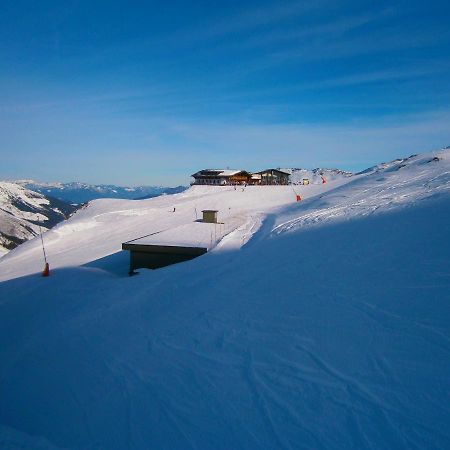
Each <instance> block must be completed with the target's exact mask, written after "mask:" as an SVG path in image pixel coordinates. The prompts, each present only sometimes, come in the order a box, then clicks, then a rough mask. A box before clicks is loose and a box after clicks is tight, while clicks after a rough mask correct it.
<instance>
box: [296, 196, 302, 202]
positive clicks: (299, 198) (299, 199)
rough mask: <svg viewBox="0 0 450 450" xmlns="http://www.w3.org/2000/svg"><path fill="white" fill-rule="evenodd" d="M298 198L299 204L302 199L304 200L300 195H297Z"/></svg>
mask: <svg viewBox="0 0 450 450" xmlns="http://www.w3.org/2000/svg"><path fill="white" fill-rule="evenodd" d="M296 198H297V201H298V202H299V201H301V199H302V198H301V197H300V195H298V194H297V195H296Z"/></svg>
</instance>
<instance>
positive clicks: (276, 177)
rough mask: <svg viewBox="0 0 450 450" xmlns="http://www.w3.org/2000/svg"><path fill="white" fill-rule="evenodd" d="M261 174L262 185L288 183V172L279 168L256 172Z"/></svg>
mask: <svg viewBox="0 0 450 450" xmlns="http://www.w3.org/2000/svg"><path fill="white" fill-rule="evenodd" d="M256 174H258V175H261V183H259V184H262V185H286V184H289V177H290V174H289V173H287V172H283V171H282V170H279V169H266V170H262V171H261V172H256Z"/></svg>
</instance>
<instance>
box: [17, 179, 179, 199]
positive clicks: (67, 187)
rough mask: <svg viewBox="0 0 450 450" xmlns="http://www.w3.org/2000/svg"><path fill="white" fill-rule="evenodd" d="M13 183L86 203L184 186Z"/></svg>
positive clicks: (139, 195)
mask: <svg viewBox="0 0 450 450" xmlns="http://www.w3.org/2000/svg"><path fill="white" fill-rule="evenodd" d="M15 183H17V184H19V185H21V186H23V187H25V188H27V189H31V190H33V191H36V192H39V193H41V194H44V195H47V196H51V197H54V198H57V199H59V200H62V201H65V202H69V203H74V204H80V203H86V202H88V201H91V200H95V199H98V198H123V199H130V200H134V199H139V198H143V197H146V198H150V197H156V196H158V195H162V194H165V193H170V194H172V193H177V192H182V191H183V190H185V189H186V188H185V187H184V186H176V187H172V188H168V187H163V186H136V187H129V186H117V185H113V184H89V183H83V182H70V183H61V182H52V183H46V182H39V181H34V180H17V181H15Z"/></svg>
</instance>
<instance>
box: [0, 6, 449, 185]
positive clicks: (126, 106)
mask: <svg viewBox="0 0 450 450" xmlns="http://www.w3.org/2000/svg"><path fill="white" fill-rule="evenodd" d="M449 12H450V6H449V4H447V3H443V2H442V3H441V2H433V1H432V2H428V3H426V4H423V2H419V1H408V2H407V1H396V2H390V1H384V0H382V1H380V2H377V3H376V4H374V3H372V2H368V1H363V2H360V1H356V0H345V1H341V2H339V5H337V4H336V3H335V2H331V1H328V0H319V1H317V2H306V1H287V2H275V1H262V2H261V1H259V2H254V1H245V2H241V1H239V2H238V1H230V2H226V3H223V4H209V3H208V2H194V3H192V2H189V3H188V2H172V3H170V4H167V3H163V2H159V1H155V2H153V3H151V4H140V5H130V4H129V3H127V2H123V1H115V2H108V3H103V2H94V3H92V2H87V1H85V0H81V1H68V2H64V3H63V4H61V3H59V2H56V1H49V2H45V4H36V3H35V2H31V1H29V0H23V1H19V2H14V3H13V2H9V3H6V4H5V5H2V14H1V15H0V37H1V42H2V44H1V46H0V64H1V67H2V70H1V72H0V95H1V97H0V98H1V100H0V160H1V164H0V179H4V180H6V179H9V180H14V179H24V178H25V179H35V180H38V181H43V182H52V181H61V182H69V181H81V182H86V183H90V184H115V185H123V186H138V185H164V186H174V185H180V184H187V183H188V182H189V180H190V177H189V175H190V174H192V173H194V172H195V171H197V170H199V169H201V168H205V167H218V168H220V167H235V168H244V169H248V170H261V169H264V168H267V167H272V166H275V167H293V166H294V167H304V168H314V167H330V168H338V169H343V170H348V171H352V172H356V171H360V170H363V169H365V168H367V167H370V166H372V165H375V164H378V163H380V162H383V161H389V160H392V159H395V158H399V157H404V156H409V155H410V154H412V153H419V152H425V151H429V150H432V149H438V148H441V147H445V146H447V145H449V144H450V127H449V125H448V124H449V123H450V108H449V107H448V105H449V100H450V89H449V88H450V81H449V80H450V77H449V72H450V63H449V61H448V54H450V32H449V31H448V17H449Z"/></svg>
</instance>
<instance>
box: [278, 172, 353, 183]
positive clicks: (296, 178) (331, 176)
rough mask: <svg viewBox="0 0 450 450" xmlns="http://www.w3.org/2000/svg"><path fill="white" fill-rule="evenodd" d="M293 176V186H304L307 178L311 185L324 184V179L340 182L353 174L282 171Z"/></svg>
mask: <svg viewBox="0 0 450 450" xmlns="http://www.w3.org/2000/svg"><path fill="white" fill-rule="evenodd" d="M281 170H283V171H284V172H287V173H289V174H290V175H291V178H290V181H291V183H292V184H303V180H304V179H305V178H306V179H308V180H309V182H310V183H311V184H322V183H323V179H325V181H327V182H328V181H338V180H342V179H345V178H348V177H351V176H352V175H353V174H352V173H351V172H346V171H345V170H339V169H320V168H317V169H312V170H310V169H298V168H296V169H295V168H294V169H281Z"/></svg>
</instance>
